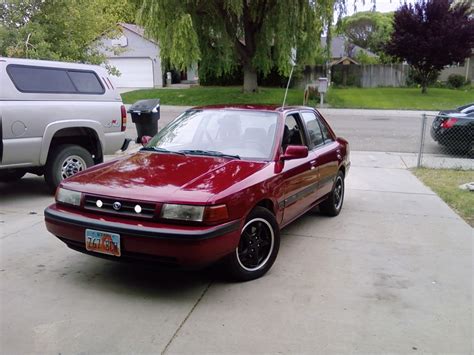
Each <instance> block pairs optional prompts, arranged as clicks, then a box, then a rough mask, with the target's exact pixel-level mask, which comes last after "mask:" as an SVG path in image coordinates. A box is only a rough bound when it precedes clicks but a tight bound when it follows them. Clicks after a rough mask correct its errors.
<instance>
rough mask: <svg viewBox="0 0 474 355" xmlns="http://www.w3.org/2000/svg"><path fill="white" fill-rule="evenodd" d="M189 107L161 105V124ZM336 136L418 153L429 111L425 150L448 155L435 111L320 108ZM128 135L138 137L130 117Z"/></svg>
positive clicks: (370, 147)
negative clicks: (437, 135) (435, 130)
mask: <svg viewBox="0 0 474 355" xmlns="http://www.w3.org/2000/svg"><path fill="white" fill-rule="evenodd" d="M188 108H189V106H162V107H161V119H160V121H159V127H160V128H162V127H164V126H165V125H166V124H167V123H169V122H170V121H171V120H172V119H174V118H175V117H177V116H178V115H179V114H180V113H181V112H183V111H185V110H186V109H188ZM320 112H321V113H322V114H323V116H324V117H325V118H326V119H327V120H328V121H329V123H330V125H331V127H333V129H334V130H335V131H336V133H337V135H339V136H341V137H344V138H346V139H347V140H348V141H349V142H350V143H351V149H352V150H358V151H377V152H405V153H417V152H418V150H419V144H420V133H421V121H422V113H426V114H428V115H429V116H428V118H427V127H426V133H427V134H426V141H425V147H424V152H425V153H437V154H446V152H445V150H444V149H443V148H442V147H441V146H439V145H438V144H437V143H436V142H435V141H433V139H432V138H431V136H430V134H429V127H431V123H432V121H433V118H434V115H435V114H436V112H433V111H426V112H422V111H407V110H357V109H321V110H320ZM127 130H128V136H129V137H130V138H136V135H137V134H136V130H135V126H134V124H133V123H132V122H131V120H129V124H128V127H127Z"/></svg>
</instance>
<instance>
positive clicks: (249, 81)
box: [244, 65, 258, 92]
mask: <svg viewBox="0 0 474 355" xmlns="http://www.w3.org/2000/svg"><path fill="white" fill-rule="evenodd" d="M257 90H258V82H257V71H256V70H255V68H253V67H252V66H250V65H246V66H244V92H257Z"/></svg>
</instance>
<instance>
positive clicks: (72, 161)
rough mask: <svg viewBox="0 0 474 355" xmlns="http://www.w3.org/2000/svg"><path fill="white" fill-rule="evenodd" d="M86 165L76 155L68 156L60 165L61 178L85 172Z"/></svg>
mask: <svg viewBox="0 0 474 355" xmlns="http://www.w3.org/2000/svg"><path fill="white" fill-rule="evenodd" d="M86 168H87V164H86V162H85V161H84V159H82V158H81V157H80V156H78V155H70V156H68V157H67V158H66V159H64V161H63V163H62V164H61V178H62V179H63V180H64V179H67V178H68V177H71V176H73V175H75V174H77V173H78V172H80V171H83V170H86Z"/></svg>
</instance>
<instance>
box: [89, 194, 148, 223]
mask: <svg viewBox="0 0 474 355" xmlns="http://www.w3.org/2000/svg"><path fill="white" fill-rule="evenodd" d="M99 200H100V201H101V202H102V204H101V206H102V207H98V203H97V201H99ZM99 204H100V203H99ZM114 204H115V208H114ZM137 205H139V206H140V208H141V212H140V213H137V212H136V211H135V206H137ZM84 207H85V208H86V209H87V210H93V211H98V212H105V213H112V214H118V215H125V216H130V217H138V218H140V217H142V218H143V217H145V218H153V216H154V215H155V204H153V203H143V202H140V201H125V200H120V199H111V198H105V197H100V196H90V195H86V197H85V200H84Z"/></svg>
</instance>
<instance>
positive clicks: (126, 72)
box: [109, 58, 153, 88]
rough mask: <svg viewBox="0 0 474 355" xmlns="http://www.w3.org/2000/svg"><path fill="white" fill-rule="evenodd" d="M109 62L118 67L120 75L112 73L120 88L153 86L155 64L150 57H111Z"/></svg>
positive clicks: (116, 85) (116, 84)
mask: <svg viewBox="0 0 474 355" xmlns="http://www.w3.org/2000/svg"><path fill="white" fill-rule="evenodd" d="M109 64H110V65H111V66H113V67H115V68H117V69H118V70H119V72H120V74H121V75H120V76H114V75H111V76H110V78H111V79H112V81H113V83H114V85H115V87H118V88H150V87H153V65H152V61H151V59H149V58H110V59H109Z"/></svg>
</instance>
